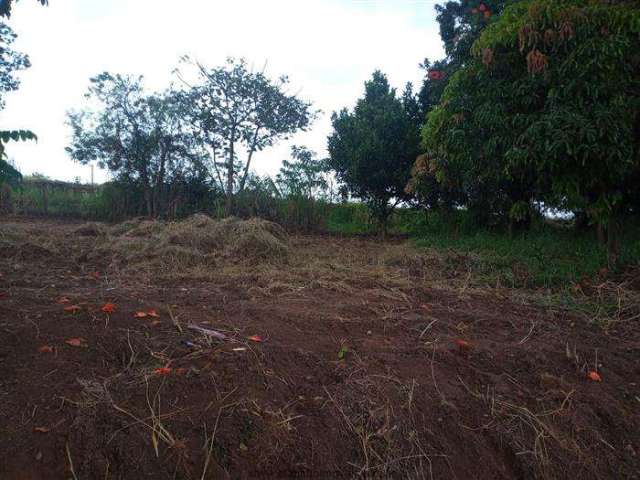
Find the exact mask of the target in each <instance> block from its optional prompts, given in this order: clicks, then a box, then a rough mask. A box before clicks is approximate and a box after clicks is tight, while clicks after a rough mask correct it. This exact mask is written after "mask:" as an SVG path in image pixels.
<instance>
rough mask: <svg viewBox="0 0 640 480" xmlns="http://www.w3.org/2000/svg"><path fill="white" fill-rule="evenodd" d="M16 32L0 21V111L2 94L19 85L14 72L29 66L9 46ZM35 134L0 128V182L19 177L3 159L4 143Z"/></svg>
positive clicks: (15, 88)
mask: <svg viewBox="0 0 640 480" xmlns="http://www.w3.org/2000/svg"><path fill="white" fill-rule="evenodd" d="M15 39H16V34H15V33H14V32H13V30H11V28H10V27H9V26H8V25H6V24H4V23H2V22H0V111H1V110H3V109H4V106H5V102H4V98H3V97H4V95H5V94H6V93H8V92H13V91H15V90H17V89H18V87H19V86H20V80H19V79H18V78H17V77H16V72H19V71H21V70H24V69H27V68H29V67H30V66H31V63H30V62H29V57H28V56H27V55H25V54H23V53H19V52H16V51H15V50H13V49H12V48H11V45H12V44H13V42H15ZM35 139H36V136H35V135H34V134H33V133H32V132H29V131H27V130H0V183H2V182H4V181H10V182H12V183H15V182H16V181H19V179H20V178H21V175H20V173H19V172H18V171H17V170H16V169H15V168H14V167H13V166H12V165H10V164H9V163H8V162H6V160H5V157H6V155H5V145H6V144H7V143H8V142H9V141H19V140H35Z"/></svg>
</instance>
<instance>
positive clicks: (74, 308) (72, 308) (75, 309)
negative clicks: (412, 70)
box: [64, 305, 82, 313]
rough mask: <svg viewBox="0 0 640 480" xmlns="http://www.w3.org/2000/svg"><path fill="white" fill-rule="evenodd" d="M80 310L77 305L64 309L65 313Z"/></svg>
mask: <svg viewBox="0 0 640 480" xmlns="http://www.w3.org/2000/svg"><path fill="white" fill-rule="evenodd" d="M80 310H82V308H81V307H79V306H78V305H69V306H68V307H64V311H65V312H70V313H76V312H79V311H80Z"/></svg>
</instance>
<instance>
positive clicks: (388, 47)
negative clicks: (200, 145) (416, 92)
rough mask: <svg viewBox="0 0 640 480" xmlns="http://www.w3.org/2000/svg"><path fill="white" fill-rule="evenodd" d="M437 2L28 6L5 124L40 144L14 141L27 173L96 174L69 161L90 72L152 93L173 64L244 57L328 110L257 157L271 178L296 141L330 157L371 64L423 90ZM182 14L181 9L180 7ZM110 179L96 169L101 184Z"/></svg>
mask: <svg viewBox="0 0 640 480" xmlns="http://www.w3.org/2000/svg"><path fill="white" fill-rule="evenodd" d="M439 1H440V0H351V1H349V0H291V1H289V0H252V1H249V0H247V1H241V0H235V1H233V0H230V1H226V0H225V1H223V0H179V1H176V0H106V1H105V0H50V5H49V7H46V8H43V7H41V6H40V5H39V4H38V3H37V2H36V1H35V0H21V1H20V2H19V3H18V4H17V5H16V6H15V7H14V11H13V15H12V17H11V19H10V20H9V21H8V22H7V23H9V25H10V26H11V27H12V28H13V29H14V31H15V32H16V33H17V34H18V35H19V37H18V40H17V41H16V43H15V49H16V50H18V51H21V52H24V53H27V54H28V55H29V56H30V58H31V62H32V64H33V66H32V67H31V68H30V69H29V70H26V71H25V72H23V73H22V74H21V78H22V85H21V87H20V89H19V90H18V91H17V92H14V93H11V94H9V95H7V97H6V99H7V107H6V109H5V110H4V111H2V112H0V128H11V129H18V128H25V129H30V130H33V131H34V132H35V133H36V134H37V135H38V137H39V141H38V143H37V144H36V143H27V144H15V143H11V144H10V145H9V146H8V149H7V150H8V152H7V153H8V155H9V157H10V158H12V159H14V160H15V162H16V164H17V166H18V168H19V169H20V170H21V171H22V173H23V174H30V173H33V172H40V173H44V174H45V175H48V176H50V177H52V178H55V179H60V180H72V179H73V178H75V177H81V179H82V180H83V181H88V179H89V175H90V173H89V167H87V166H81V165H78V164H76V163H74V162H72V161H71V160H70V159H69V158H68V156H67V155H66V152H65V150H64V148H65V146H66V145H67V144H68V142H69V129H68V128H67V126H66V125H65V119H66V112H67V111H68V110H70V109H78V108H81V107H82V105H83V103H84V101H85V99H84V97H83V95H84V93H85V92H86V89H87V86H88V79H89V77H91V76H93V75H96V74H97V73H100V72H102V71H105V70H107V71H110V72H113V73H132V74H142V75H144V76H145V79H146V81H145V84H146V85H147V86H148V87H149V88H150V89H162V88H164V87H166V86H167V85H168V84H169V82H170V81H171V78H172V77H171V71H172V70H173V68H174V67H175V66H176V65H177V63H178V58H179V57H180V56H181V55H183V54H189V55H191V56H192V57H194V58H197V59H199V60H201V61H202V62H203V63H205V64H207V65H210V66H216V65H220V64H222V63H223V62H224V59H225V58H226V57H228V56H236V57H245V58H246V59H247V60H248V61H249V62H250V63H253V64H254V65H256V68H261V67H262V66H263V65H264V63H265V61H266V62H267V64H268V67H267V73H268V74H270V76H272V77H274V78H275V77H277V76H279V75H282V74H286V75H288V76H289V78H290V80H291V82H292V89H293V90H294V91H299V92H300V96H302V97H303V98H305V99H306V100H310V101H312V102H313V104H314V107H316V108H319V109H321V110H323V112H324V114H323V115H321V116H320V118H319V119H318V120H316V122H315V123H314V124H313V125H312V128H311V129H310V131H309V132H305V133H300V134H298V135H296V137H295V138H293V139H292V140H291V141H289V142H286V143H285V142H282V143H280V144H279V145H277V146H276V147H274V148H272V149H269V150H265V151H263V152H260V153H259V155H257V156H256V157H255V160H254V162H255V163H254V166H255V167H254V168H255V171H256V172H258V173H260V174H275V173H276V172H277V170H278V168H279V166H280V162H281V160H282V159H283V158H287V156H288V152H289V146H290V145H291V144H292V143H295V144H298V145H306V146H308V147H310V148H312V149H314V150H316V151H317V152H318V153H320V154H321V155H324V154H325V153H326V138H327V135H328V134H329V132H330V118H329V117H330V115H331V112H333V111H335V110H339V109H340V108H342V107H345V106H349V107H351V106H353V104H354V103H355V100H356V99H357V98H358V97H359V96H361V94H362V92H363V82H364V81H365V80H366V79H367V78H369V77H370V75H371V73H372V72H373V70H375V69H376V68H379V69H381V70H382V71H383V72H385V73H386V74H387V75H388V77H389V80H390V82H391V84H392V85H393V86H394V87H396V88H397V89H398V90H399V91H401V90H402V89H403V87H404V85H405V83H406V82H408V81H411V82H413V83H414V85H419V83H420V81H421V78H422V75H423V72H422V71H421V70H420V69H419V68H418V64H419V63H420V62H421V61H422V60H423V59H424V58H425V57H429V58H431V59H436V58H441V57H442V56H443V50H442V45H441V43H440V38H439V35H438V25H437V23H436V21H435V13H434V5H435V4H436V3H438V2H439ZM176 9H179V10H176ZM107 178H108V175H107V173H106V172H96V181H104V180H106V179H107Z"/></svg>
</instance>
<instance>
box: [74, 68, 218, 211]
mask: <svg viewBox="0 0 640 480" xmlns="http://www.w3.org/2000/svg"><path fill="white" fill-rule="evenodd" d="M142 80H143V79H142V77H138V78H132V77H130V76H122V75H112V74H110V73H106V72H105V73H102V74H101V75H98V76H97V77H95V78H92V79H91V86H90V88H89V92H88V93H87V98H88V99H89V100H91V101H92V102H96V103H97V104H98V105H99V107H98V108H97V109H85V110H83V111H80V112H72V113H70V114H69V125H70V126H71V128H72V131H73V140H72V144H71V145H70V146H69V147H68V148H67V151H68V152H69V154H70V155H71V157H72V158H73V159H74V160H76V161H78V162H80V163H83V164H87V163H90V162H94V161H95V162H97V163H98V166H99V167H101V168H108V169H109V170H110V171H111V172H113V173H114V174H115V176H116V179H117V180H118V181H120V182H124V183H127V184H131V185H136V186H139V187H140V188H141V189H142V191H143V195H144V201H145V205H146V212H147V214H148V215H149V216H158V215H160V214H162V212H164V211H165V210H166V207H167V204H168V202H169V200H170V199H169V197H170V193H171V188H170V187H171V185H173V184H175V183H178V182H185V181H189V179H190V178H200V179H202V178H203V172H204V171H205V156H206V152H204V151H203V150H202V149H201V148H200V145H199V144H198V143H197V142H196V141H195V139H194V137H193V136H192V135H191V132H190V130H189V129H188V128H187V125H186V124H185V121H184V116H185V114H184V111H183V110H182V108H183V103H182V101H181V100H182V99H181V97H180V96H179V95H178V94H176V93H175V92H172V91H167V92H163V93H156V94H148V93H146V92H145V91H144V88H143V85H142Z"/></svg>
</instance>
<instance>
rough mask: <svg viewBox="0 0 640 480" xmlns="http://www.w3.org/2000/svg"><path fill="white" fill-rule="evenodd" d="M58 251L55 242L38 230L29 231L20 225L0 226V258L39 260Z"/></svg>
mask: <svg viewBox="0 0 640 480" xmlns="http://www.w3.org/2000/svg"><path fill="white" fill-rule="evenodd" d="M57 253H58V249H57V248H56V245H55V242H54V241H53V240H52V238H50V237H48V236H46V235H45V236H43V235H41V234H40V232H33V231H29V230H28V229H25V228H23V227H22V226H20V225H11V224H5V225H1V226H0V258H4V259H13V260H39V259H42V258H50V257H52V256H53V255H56V254H57Z"/></svg>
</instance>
